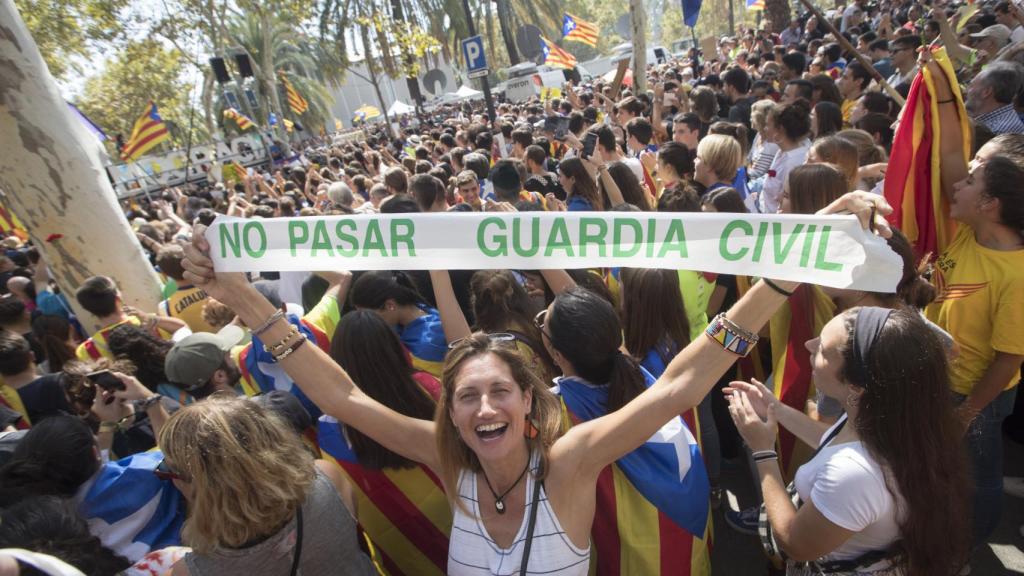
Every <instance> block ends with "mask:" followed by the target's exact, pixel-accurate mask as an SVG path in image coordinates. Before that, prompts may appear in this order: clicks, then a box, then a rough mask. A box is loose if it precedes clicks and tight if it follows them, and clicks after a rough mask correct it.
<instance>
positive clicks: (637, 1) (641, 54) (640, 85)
mask: <svg viewBox="0 0 1024 576" xmlns="http://www.w3.org/2000/svg"><path fill="white" fill-rule="evenodd" d="M629 15H630V18H631V19H632V24H633V94H639V93H641V92H643V91H644V90H646V89H647V14H646V13H645V12H644V0H629Z"/></svg>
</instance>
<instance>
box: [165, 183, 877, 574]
mask: <svg viewBox="0 0 1024 576" xmlns="http://www.w3.org/2000/svg"><path fill="white" fill-rule="evenodd" d="M829 211H830V212H841V211H849V212H853V213H855V214H857V215H858V217H860V219H861V221H862V224H864V225H865V226H867V224H868V220H869V219H870V217H871V215H872V214H874V213H875V212H877V213H878V214H879V215H884V214H888V213H889V212H891V208H889V206H888V205H887V204H885V201H884V199H882V198H881V197H878V196H873V195H868V194H861V193H851V194H848V195H846V196H844V197H843V198H841V199H840V200H838V201H836V202H835V203H834V204H833V205H832V206H830V208H829ZM876 225H877V226H879V227H880V229H883V230H886V231H887V230H888V228H887V226H886V225H885V223H884V220H882V219H881V218H878V219H876ZM204 232H205V229H203V228H202V227H197V230H196V233H195V234H194V239H195V240H194V245H193V246H191V247H189V248H188V251H187V253H188V258H187V260H186V262H185V266H186V268H187V270H188V275H187V276H188V280H189V281H191V282H193V283H195V284H196V285H198V286H201V287H203V289H204V290H206V291H207V293H208V294H210V296H211V297H213V298H216V299H217V300H219V301H221V302H224V303H225V304H226V305H228V306H230V307H231V309H233V310H234V311H235V312H236V313H237V314H238V315H239V317H240V318H241V319H242V321H244V322H245V323H246V324H247V325H249V326H262V325H263V324H264V323H265V322H267V320H268V319H271V317H272V316H273V315H274V312H275V310H274V307H273V306H272V305H271V304H270V303H268V302H267V301H266V300H265V299H264V298H263V297H262V296H260V294H259V293H258V292H256V291H255V290H254V289H253V288H252V287H250V286H249V284H248V282H247V281H246V280H245V277H244V275H242V274H238V273H230V274H229V273H215V272H214V269H213V264H212V262H211V260H210V259H209V258H208V257H207V256H206V254H205V251H206V250H208V248H209V247H208V245H207V243H206V241H205V239H204V238H203V233H204ZM794 287H795V286H794V284H792V283H788V282H773V283H770V284H769V283H766V282H759V283H758V284H757V285H755V286H754V287H753V288H752V289H751V290H750V291H749V292H748V293H747V294H746V295H745V296H744V297H743V298H742V299H741V300H740V301H739V302H737V303H736V305H734V306H733V307H732V308H731V309H730V310H729V312H728V313H727V314H724V315H719V316H718V317H716V318H715V320H713V321H712V322H711V324H710V325H709V327H708V330H707V334H708V336H709V337H701V338H698V339H696V340H694V341H693V342H692V343H691V344H690V345H689V346H687V347H686V348H685V349H683V351H682V352H680V353H679V354H678V355H677V356H676V357H675V358H674V359H673V360H672V361H671V362H670V363H669V365H668V367H667V368H666V369H665V372H664V374H662V376H661V377H660V378H659V379H658V381H657V382H656V383H655V384H654V385H653V386H651V387H650V388H649V389H647V390H646V391H644V392H643V393H641V394H639V395H638V396H637V397H636V398H634V399H633V400H631V401H630V402H629V403H627V404H626V405H625V406H623V407H622V408H620V409H619V410H616V411H615V412H612V413H610V414H608V415H607V416H604V417H601V418H596V419H594V420H591V421H589V422H585V423H582V424H579V425H577V426H575V427H573V428H572V429H570V430H569V431H568V432H565V433H564V434H561V435H560V430H561V426H560V418H561V413H560V410H559V409H558V403H557V400H556V399H555V397H554V396H553V395H552V393H551V392H550V391H549V390H548V387H547V384H546V383H544V382H542V381H541V380H540V379H538V378H537V377H536V376H535V375H534V374H533V373H532V372H531V371H530V370H529V369H528V367H527V366H526V365H525V364H524V362H523V360H522V359H521V357H520V356H519V355H518V354H517V353H516V352H515V348H514V347H511V346H507V345H506V343H505V342H504V341H503V340H502V339H501V338H500V335H493V336H487V335H483V334H479V335H475V336H472V337H470V338H466V339H463V340H461V341H457V342H454V343H453V347H452V350H451V351H450V352H449V353H448V357H447V358H446V360H445V367H444V374H443V383H442V387H443V389H442V392H441V400H440V403H439V406H438V410H437V413H436V416H435V419H434V421H433V422H431V421H427V420H417V419H415V418H410V417H407V416H403V415H401V414H398V413H397V412H395V411H393V410H391V409H389V408H387V407H386V406H384V405H382V404H380V403H379V402H376V401H375V400H373V399H372V398H370V397H369V396H367V395H366V394H364V393H363V392H362V391H361V390H359V388H358V387H356V386H355V385H354V384H353V382H352V380H351V379H350V378H349V376H348V374H346V373H345V371H344V370H342V369H341V367H339V366H338V365H337V364H335V363H334V362H333V361H332V360H331V358H330V357H329V356H328V355H327V354H325V353H324V352H322V351H321V350H320V349H319V348H318V347H317V346H304V345H303V344H304V342H305V340H304V338H303V336H302V334H301V333H299V332H297V331H296V330H295V329H294V328H292V327H291V326H290V325H289V324H288V323H286V322H283V321H281V320H275V321H274V322H272V323H271V324H270V327H269V328H267V329H266V331H265V332H264V333H263V336H262V339H263V341H265V342H268V343H269V344H268V349H269V350H270V351H271V353H273V354H274V356H275V357H276V358H277V359H278V360H279V361H280V362H281V365H282V366H283V367H284V369H285V370H286V371H287V372H288V374H289V375H290V376H291V377H292V378H293V379H294V380H295V382H296V384H298V385H299V387H300V388H301V389H302V390H303V392H305V393H306V394H307V395H308V396H309V398H310V399H312V400H313V401H314V402H315V403H316V404H317V405H318V406H319V407H320V408H322V409H323V411H324V413H325V414H328V415H330V416H333V417H335V418H337V419H338V420H340V421H342V422H344V423H346V424H347V425H349V426H353V427H355V428H357V429H358V430H359V431H361V432H362V433H364V434H366V435H367V436H369V437H370V438H372V439H374V440H375V441H377V442H378V443H380V444H381V445H382V446H384V447H385V448H387V449H389V450H393V451H394V452H396V453H398V454H400V455H402V456H403V457H405V458H408V459H410V460H414V461H416V462H421V463H423V464H425V465H426V466H428V467H429V468H430V469H432V470H433V471H434V472H436V473H437V474H438V476H439V477H440V478H441V480H442V481H443V483H444V486H445V488H446V491H447V494H448V497H449V499H450V501H451V502H452V506H453V510H454V513H455V520H454V527H453V530H452V537H451V544H450V547H449V552H448V573H449V574H454V575H478V574H479V575H485V574H501V575H509V574H541V573H543V574H548V575H570V574H572V575H575V574H586V573H587V571H588V569H589V556H590V531H591V524H592V523H593V520H594V511H595V495H596V485H597V478H598V474H599V473H600V472H601V470H602V469H604V468H605V467H606V466H608V465H609V464H611V463H612V462H614V461H616V460H618V459H620V458H622V457H623V456H625V455H626V454H628V453H630V452H631V451H633V450H635V449H636V448H638V447H639V446H641V445H642V444H644V442H646V441H647V440H648V439H649V438H650V437H651V436H652V435H653V434H654V433H655V432H656V431H657V430H658V429H659V428H661V426H663V425H664V424H665V423H666V422H668V421H669V420H670V419H672V418H674V417H676V416H678V415H679V414H680V413H682V412H684V411H686V410H688V409H690V408H692V407H693V406H696V405H697V404H698V403H699V402H700V400H701V399H702V398H703V397H704V396H705V395H706V394H707V393H708V391H709V390H710V389H711V387H712V386H713V385H714V384H715V382H716V381H717V380H718V378H719V377H720V376H721V375H722V374H723V373H724V372H725V370H726V369H727V368H728V367H729V366H730V365H731V364H732V363H733V361H735V359H736V358H737V352H739V353H742V352H744V351H746V350H747V349H749V348H750V347H751V346H752V344H753V343H754V341H756V338H757V336H756V334H757V332H758V331H759V330H760V329H761V327H762V326H763V325H764V324H765V322H767V321H768V318H770V317H771V315H772V314H773V313H774V311H775V309H776V308H777V307H778V306H779V305H780V304H782V302H783V301H784V299H785V296H784V293H785V292H788V291H790V290H792V289H793V288H794ZM723 342H724V344H723ZM727 346H728V349H727ZM733 350H736V351H737V352H734V351H733Z"/></svg>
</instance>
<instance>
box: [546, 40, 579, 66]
mask: <svg viewBox="0 0 1024 576" xmlns="http://www.w3.org/2000/svg"><path fill="white" fill-rule="evenodd" d="M540 47H541V50H543V51H544V63H545V64H547V65H548V66H552V67H554V68H565V69H566V70H570V69H572V68H575V67H576V57H575V56H573V55H572V54H569V53H568V52H566V51H565V50H562V49H561V48H559V47H558V44H555V43H554V42H552V41H551V40H548V39H547V38H545V37H543V36H541V37H540Z"/></svg>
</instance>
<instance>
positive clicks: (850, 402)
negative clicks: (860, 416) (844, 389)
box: [846, 390, 860, 406]
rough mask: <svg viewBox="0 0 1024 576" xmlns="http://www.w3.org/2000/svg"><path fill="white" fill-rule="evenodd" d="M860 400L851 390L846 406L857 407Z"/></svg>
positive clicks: (847, 396)
mask: <svg viewBox="0 0 1024 576" xmlns="http://www.w3.org/2000/svg"><path fill="white" fill-rule="evenodd" d="M859 399H860V397H859V396H857V395H855V394H854V393H853V390H850V393H849V394H847V395H846V405H847V406H856V405H857V401H858V400H859Z"/></svg>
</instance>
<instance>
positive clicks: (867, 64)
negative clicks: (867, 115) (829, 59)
mask: <svg viewBox="0 0 1024 576" xmlns="http://www.w3.org/2000/svg"><path fill="white" fill-rule="evenodd" d="M800 3H801V4H803V5H804V8H807V9H808V10H809V11H810V12H811V13H812V14H814V17H815V18H816V19H817V20H818V23H819V24H824V25H825V28H828V31H829V32H831V33H832V35H833V36H835V37H836V40H837V41H838V42H839V45H840V46H842V47H843V50H845V51H847V52H851V53H852V54H853V56H854V57H855V58H856V59H857V61H858V62H860V63H861V65H862V66H864V68H866V69H867V70H868V72H869V73H870V74H871V76H872V77H874V79H875V81H876V82H878V84H879V86H881V87H882V89H884V90H885V91H886V93H888V94H889V96H891V97H892V99H893V100H895V101H896V103H897V104H899V105H900V106H901V107H902V106H903V105H905V104H906V103H907V100H906V98H904V97H903V96H902V95H900V93H899V92H897V91H896V89H895V88H893V87H892V85H890V84H889V83H888V82H886V80H885V78H882V74H881V73H880V72H879V71H878V70H875V66H874V65H873V64H872V63H871V61H870V60H868V59H867V58H865V57H864V55H862V54H861V53H860V52H857V49H856V48H854V47H853V44H850V41H849V40H847V39H846V36H843V35H842V34H841V33H840V32H839V30H836V26H835V24H833V23H832V22H830V21H829V20H828V19H827V18H825V17H824V16H823V15H822V14H821V11H820V10H818V9H817V8H815V7H814V5H812V4H811V2H810V0H800Z"/></svg>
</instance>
